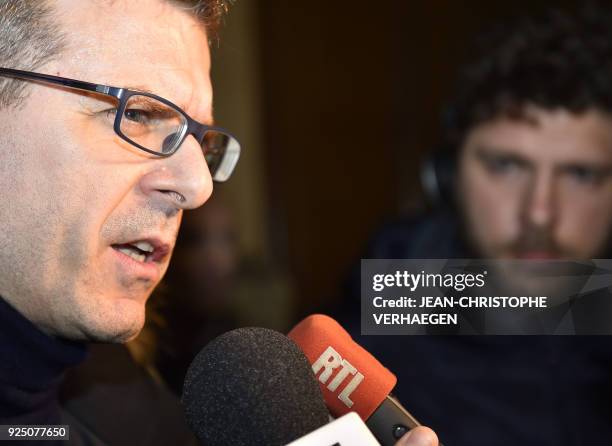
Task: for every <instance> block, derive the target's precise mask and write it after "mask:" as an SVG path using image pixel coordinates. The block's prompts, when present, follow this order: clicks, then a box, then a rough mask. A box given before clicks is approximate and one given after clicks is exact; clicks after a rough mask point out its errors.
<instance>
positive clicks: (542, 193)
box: [524, 172, 556, 227]
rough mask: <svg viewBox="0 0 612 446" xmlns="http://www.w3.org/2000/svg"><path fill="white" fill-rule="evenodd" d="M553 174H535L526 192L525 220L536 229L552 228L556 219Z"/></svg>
mask: <svg viewBox="0 0 612 446" xmlns="http://www.w3.org/2000/svg"><path fill="white" fill-rule="evenodd" d="M554 181H555V179H554V176H553V174H552V172H538V173H535V174H534V176H533V178H532V180H531V181H530V182H529V184H528V185H527V190H526V191H525V205H524V218H525V219H526V220H527V222H528V223H530V224H531V225H534V226H536V227H550V226H552V225H553V223H554V221H555V218H556V205H555V200H556V197H555V183H554Z"/></svg>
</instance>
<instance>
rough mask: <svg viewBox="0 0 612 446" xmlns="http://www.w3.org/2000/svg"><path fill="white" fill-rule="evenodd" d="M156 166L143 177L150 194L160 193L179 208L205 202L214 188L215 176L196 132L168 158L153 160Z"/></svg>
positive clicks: (168, 202) (163, 198)
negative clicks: (196, 137)
mask: <svg viewBox="0 0 612 446" xmlns="http://www.w3.org/2000/svg"><path fill="white" fill-rule="evenodd" d="M152 166H154V167H153V168H152V169H151V170H150V171H149V172H147V173H146V174H145V175H144V176H143V177H142V179H141V184H140V187H141V189H142V190H143V192H144V193H145V194H147V195H152V194H153V195H156V196H157V197H159V198H161V199H162V200H165V201H166V202H167V203H166V204H167V205H169V206H172V207H175V208H177V209H195V208H197V207H200V206H202V205H203V204H204V203H205V202H206V200H208V198H209V197H210V194H211V193H212V190H213V184H212V178H211V175H210V171H209V169H208V165H207V164H206V160H205V159H204V153H203V152H202V148H201V146H200V144H199V143H198V142H197V141H196V140H195V138H194V137H193V136H189V137H187V138H186V139H185V141H183V144H181V147H179V149H178V151H177V152H176V153H174V154H173V155H171V156H169V157H168V158H158V159H154V160H152Z"/></svg>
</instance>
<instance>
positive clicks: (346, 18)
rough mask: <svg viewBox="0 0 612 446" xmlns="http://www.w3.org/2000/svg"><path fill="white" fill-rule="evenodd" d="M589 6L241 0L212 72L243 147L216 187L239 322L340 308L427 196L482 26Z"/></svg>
mask: <svg viewBox="0 0 612 446" xmlns="http://www.w3.org/2000/svg"><path fill="white" fill-rule="evenodd" d="M579 5H580V2H576V1H554V2H553V1H514V2H491V1H484V0H483V1H480V0H479V1H475V0H472V1H468V2H456V1H451V0H445V1H443V0H436V1H416V0H415V1H403V0H384V1H377V2H371V1H364V0H352V1H350V2H349V1H343V2H329V1H323V0H309V1H290V2H289V1H284V0H238V1H236V2H235V4H234V5H233V6H232V8H231V11H230V13H229V15H228V16H227V17H226V19H225V25H224V26H223V27H222V29H221V36H220V41H219V43H218V44H216V45H214V49H213V83H214V89H215V101H214V102H215V116H216V120H217V122H218V124H219V125H221V126H223V127H226V128H228V129H230V130H231V131H233V132H234V133H235V134H236V135H237V136H238V137H239V139H240V141H241V142H242V145H243V156H242V158H241V160H240V162H239V164H238V167H237V170H236V172H235V174H234V176H233V177H232V178H231V180H230V181H229V182H228V183H226V184H217V185H216V186H215V192H214V195H217V196H218V197H217V198H218V201H219V202H222V206H223V207H225V209H226V211H227V213H228V215H231V221H232V223H231V225H232V231H234V232H235V234H234V235H235V238H236V240H235V245H234V246H233V248H232V249H235V260H236V262H237V263H239V264H240V267H239V269H240V271H239V273H238V275H239V277H240V280H239V282H240V284H241V288H242V293H238V294H240V296H236V297H234V299H238V300H239V301H240V304H239V305H236V306H235V308H237V309H238V310H237V311H239V312H240V315H239V319H241V321H240V322H244V323H247V324H253V325H257V324H259V325H266V326H270V327H273V328H278V329H284V328H287V327H289V326H291V325H293V324H294V323H295V322H296V321H297V319H298V318H300V317H301V316H303V315H305V314H308V313H311V312H312V311H314V310H316V309H318V308H321V307H322V306H327V305H329V304H330V303H331V301H333V300H334V299H336V298H337V296H338V290H339V287H340V286H341V283H342V280H343V279H344V278H345V277H346V275H347V273H348V271H349V269H350V267H351V266H352V265H354V263H355V262H356V261H358V259H359V257H360V254H361V252H362V249H363V246H364V243H365V241H366V240H367V238H368V235H369V234H371V233H372V231H374V230H375V228H377V227H378V226H379V225H380V224H381V223H383V222H384V221H386V220H388V219H391V218H394V217H397V216H398V215H401V214H409V213H413V212H415V211H417V210H419V209H420V208H422V207H423V206H424V200H423V195H422V191H421V188H420V180H419V173H420V166H421V163H422V161H423V159H424V158H425V157H426V156H427V155H428V154H429V153H430V152H431V151H432V150H433V149H434V148H435V147H436V145H437V144H438V143H439V140H438V128H439V123H440V119H441V116H442V114H443V111H444V106H445V103H446V102H447V101H449V99H450V97H451V95H452V92H453V88H454V81H455V77H456V74H457V69H458V65H459V64H460V63H461V62H462V61H463V60H464V59H465V58H466V55H467V54H466V52H467V50H468V48H469V46H470V43H471V42H472V41H473V38H474V36H475V34H476V33H478V32H479V31H482V30H483V29H486V28H487V27H488V26H490V25H491V24H492V23H494V22H498V21H500V20H505V19H508V18H511V17H513V16H515V15H518V14H524V13H530V12H538V11H540V10H542V9H544V8H545V7H547V6H561V7H563V8H566V9H569V10H573V9H575V8H576V7H578V6H579ZM217 198H216V199H217ZM216 199H215V200H216ZM208 205H209V204H207V205H205V206H204V208H203V209H202V211H195V212H206V211H205V208H206V207H207V206H208ZM192 214H194V213H191V214H190V213H188V214H187V215H186V219H190V218H191V216H192ZM228 224H229V221H228ZM180 256H181V251H180V250H177V252H176V254H175V264H176V260H177V259H178V258H179V257H180ZM212 263H214V262H212ZM234 294H236V293H234Z"/></svg>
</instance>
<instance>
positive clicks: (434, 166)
mask: <svg viewBox="0 0 612 446" xmlns="http://www.w3.org/2000/svg"><path fill="white" fill-rule="evenodd" d="M456 176H457V150H456V149H454V148H449V147H443V148H438V149H436V150H434V151H433V153H431V154H430V155H429V156H427V157H426V158H425V160H424V161H423V163H422V164H421V187H422V188H423V191H424V192H425V197H426V198H427V200H428V201H429V202H430V203H431V204H432V205H434V206H447V205H452V204H454V201H455V198H454V196H455V191H454V189H455V179H456Z"/></svg>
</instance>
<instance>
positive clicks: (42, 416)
mask: <svg viewBox="0 0 612 446" xmlns="http://www.w3.org/2000/svg"><path fill="white" fill-rule="evenodd" d="M85 354H86V348H85V345H84V344H80V343H76V342H72V341H67V340H63V339H58V338H54V337H51V336H48V335H46V334H45V333H43V332H42V331H40V329H38V328H37V327H36V326H35V325H34V324H32V323H31V322H30V321H29V320H28V319H26V318H25V317H24V316H23V315H22V314H21V313H19V312H18V311H17V310H16V309H15V308H13V307H12V306H11V305H10V304H8V303H7V302H6V301H5V300H4V299H2V297H0V424H9V423H11V424H58V423H59V421H60V418H59V417H60V410H59V404H58V401H57V388H58V386H59V384H60V382H61V380H62V377H63V374H64V371H65V370H66V369H67V368H69V367H71V366H73V365H76V364H78V363H79V362H81V361H82V360H83V359H85Z"/></svg>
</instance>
